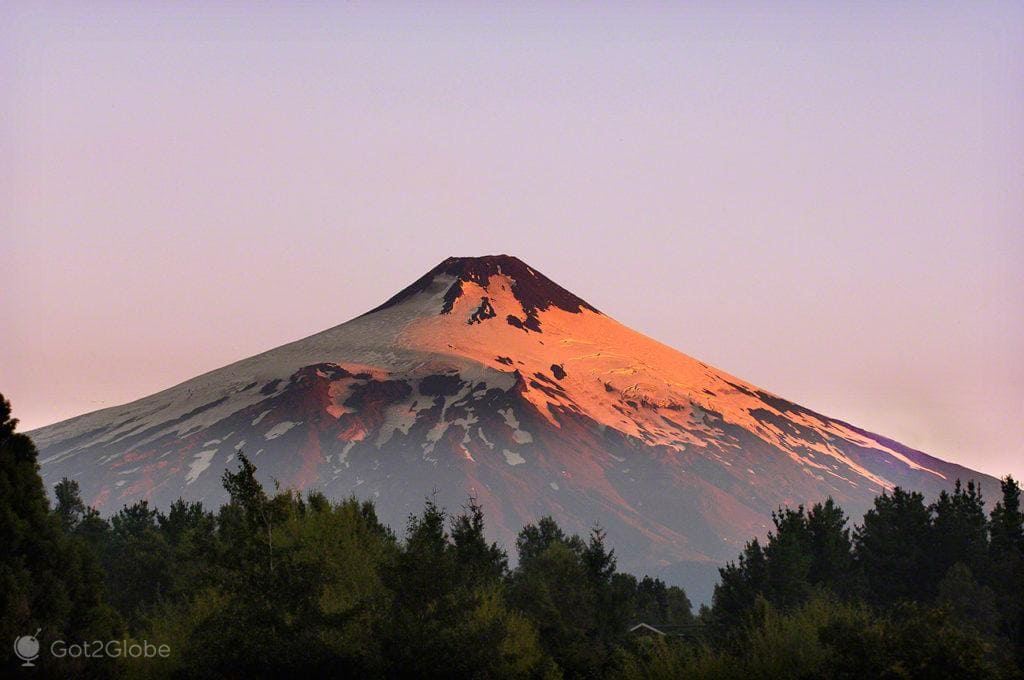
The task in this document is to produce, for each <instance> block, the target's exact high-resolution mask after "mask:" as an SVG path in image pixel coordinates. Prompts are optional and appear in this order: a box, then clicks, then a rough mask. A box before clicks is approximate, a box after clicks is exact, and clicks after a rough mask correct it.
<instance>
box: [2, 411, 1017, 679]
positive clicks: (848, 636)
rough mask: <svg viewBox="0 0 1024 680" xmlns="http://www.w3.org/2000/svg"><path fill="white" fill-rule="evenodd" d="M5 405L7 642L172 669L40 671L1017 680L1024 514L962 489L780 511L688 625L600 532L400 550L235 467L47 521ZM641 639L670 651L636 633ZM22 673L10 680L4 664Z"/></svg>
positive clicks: (1012, 487) (543, 526)
mask: <svg viewBox="0 0 1024 680" xmlns="http://www.w3.org/2000/svg"><path fill="white" fill-rule="evenodd" d="M15 425H16V421H15V420H12V419H11V418H10V405H9V404H8V403H7V402H6V401H4V400H3V399H2V397H0V536H2V539H3V545H4V550H3V551H2V552H0V632H2V633H3V634H4V635H5V636H6V639H7V640H13V639H14V637H15V636H17V635H20V634H24V633H26V632H29V633H31V632H33V631H35V629H36V628H39V627H43V628H44V631H45V632H44V633H43V637H46V638H54V637H63V638H64V639H67V640H88V639H115V638H117V639H120V638H125V639H128V640H129V641H132V640H134V641H142V640H148V641H151V642H155V643H159V644H166V645H168V647H169V648H170V650H171V652H170V654H169V655H168V656H167V657H166V658H150V659H138V660H131V659H123V658H121V659H116V660H109V659H108V660H104V661H94V660H93V661H89V662H87V663H86V662H83V661H81V660H80V659H79V660H72V659H64V660H56V659H53V658H46V657H43V658H41V659H40V660H39V662H38V663H39V664H40V667H39V668H38V669H37V670H39V671H42V672H44V673H47V674H51V675H55V676H56V675H60V676H76V675H77V676H95V677H112V676H113V677H144V678H150V677H210V678H215V677H229V678H236V677H237V678H251V677H273V676H280V675H289V676H290V675H295V674H307V673H308V674H316V675H317V676H322V677H406V676H409V677H448V678H453V677H480V678H505V677H547V678H558V677H573V678H576V677H601V678H603V677H626V678H634V677H635V678H661V677H665V678H668V677H673V678H675V677H696V678H705V677H706V678H732V677H735V678H749V677H766V678H770V677H777V678H794V677H802V678H822V677H824V678H861V677H893V678H931V677H965V678H966V677H1022V674H1021V671H1020V669H1021V664H1022V661H1024V652H1022V650H1024V645H1022V637H1024V599H1022V595H1024V515H1022V512H1021V507H1020V488H1019V486H1018V484H1017V482H1015V481H1014V480H1013V479H1011V478H1007V479H1006V480H1004V482H1003V483H1002V489H1001V493H1002V496H1001V498H1000V500H999V501H998V502H997V503H995V505H994V506H993V509H992V511H991V512H990V513H987V514H986V512H985V507H984V504H983V501H982V497H981V491H980V489H979V488H977V487H976V486H975V485H974V484H973V483H970V482H969V483H968V484H967V485H966V486H963V485H961V484H959V483H957V485H956V488H955V489H954V491H953V492H952V493H943V494H942V495H940V497H939V498H938V499H937V500H936V501H935V502H934V503H932V504H931V505H926V504H925V500H924V498H923V497H922V496H921V495H920V494H917V493H909V492H906V491H903V490H901V489H898V488H897V489H894V490H893V491H892V492H891V493H885V494H883V495H882V496H880V497H878V498H877V499H876V501H875V505H874V508H873V509H872V510H870V511H869V512H868V513H867V515H865V517H864V520H863V523H862V524H860V525H858V526H856V527H853V528H851V527H849V526H848V524H849V523H848V520H847V517H846V516H845V515H844V513H843V511H842V510H841V509H840V508H839V507H838V506H836V505H835V504H834V503H833V502H832V501H831V500H826V501H825V502H824V503H820V504H817V505H815V506H813V507H812V508H810V509H809V510H805V508H803V507H799V508H797V509H795V510H794V509H790V508H784V509H780V510H779V511H778V512H777V513H776V514H775V516H774V529H773V530H772V531H771V532H770V533H769V534H768V536H767V539H766V540H765V541H763V542H762V541H758V540H757V539H755V540H752V541H751V542H750V543H749V544H747V546H746V547H745V549H744V550H743V552H742V554H741V555H740V556H739V559H738V560H737V561H736V562H734V563H730V564H728V565H727V566H726V567H725V568H723V569H722V570H721V583H720V584H719V585H718V586H717V588H716V590H715V595H714V600H713V603H712V606H711V607H702V609H701V611H700V612H699V614H698V615H697V616H694V615H693V613H692V611H691V604H690V601H689V600H688V599H687V597H686V594H685V593H684V592H683V591H682V589H680V588H678V587H672V586H667V585H666V584H665V583H663V582H662V581H660V580H658V579H653V578H650V577H644V578H643V579H640V580H638V579H636V578H635V577H633V576H631V575H629V574H624V573H621V572H619V571H618V570H617V568H616V559H615V554H614V551H613V550H612V549H611V548H610V547H609V546H608V545H607V543H606V541H605V537H604V534H603V532H602V531H601V530H600V529H599V528H595V529H594V530H593V531H592V532H591V533H590V535H589V536H588V537H585V538H581V537H579V536H576V535H570V534H566V533H565V532H564V531H563V530H562V529H561V528H560V527H559V526H558V525H557V523H556V522H555V521H554V520H553V519H551V518H550V517H545V518H542V519H540V520H539V521H538V522H537V523H535V524H531V525H528V526H526V527H524V528H523V530H522V531H521V532H520V533H519V537H518V540H517V541H516V546H515V548H516V555H517V557H518V560H517V564H516V566H515V567H514V568H513V567H511V566H510V561H509V556H508V555H507V554H506V552H505V550H504V549H502V548H501V547H500V546H498V545H497V544H495V543H491V542H488V541H487V539H486V538H485V532H484V516H483V513H482V511H481V509H480V507H479V506H478V505H477V504H476V502H475V501H474V500H473V499H472V498H470V499H468V501H467V504H466V506H465V507H464V508H462V509H461V511H459V512H457V513H454V514H451V513H449V512H448V511H446V510H445V509H444V508H440V507H438V506H437V505H435V503H434V502H433V501H432V500H429V499H428V500H427V501H426V502H425V504H424V508H423V510H422V512H420V513H419V514H417V515H415V516H412V517H410V518H409V521H408V524H407V526H406V527H405V531H404V534H403V536H401V537H398V536H396V535H395V534H394V533H393V532H392V531H391V530H390V529H389V528H388V527H386V526H383V525H382V524H381V523H380V522H379V521H378V519H377V516H376V513H375V510H374V506H373V504H372V503H369V502H360V501H357V500H356V499H347V500H343V501H340V502H334V501H330V500H328V499H327V498H326V497H324V496H323V495H322V494H319V493H315V492H314V493H310V494H307V495H304V496H303V495H300V494H297V493H295V492H291V491H280V490H277V489H275V490H274V491H273V493H268V491H267V490H266V489H264V488H263V487H262V486H261V485H260V484H259V482H258V481H257V479H256V475H255V472H256V468H255V466H254V465H253V464H252V462H251V461H249V460H248V459H247V458H246V457H245V456H244V454H241V453H239V454H238V459H237V463H238V464H237V468H236V469H234V470H229V471H227V472H225V474H224V477H223V484H224V488H225V490H226V491H227V493H228V495H229V498H230V501H229V502H228V503H227V504H226V505H224V506H222V507H221V508H219V509H218V510H217V511H215V512H213V511H210V510H207V509H205V508H203V507H202V505H200V504H198V503H188V502H185V501H178V502H177V503H175V504H174V505H173V506H172V507H171V508H169V509H168V510H167V511H166V512H162V511H159V510H156V509H152V508H150V507H148V505H147V504H146V503H145V502H140V503H137V504H135V505H131V506H125V507H123V508H122V509H121V510H120V511H118V512H117V513H115V514H114V515H113V516H111V517H110V518H103V517H100V516H99V514H98V513H97V512H95V511H94V510H92V509H90V508H89V507H87V506H86V504H85V503H83V502H82V499H81V497H80V494H79V489H78V485H77V483H76V482H74V481H72V480H67V479H65V480H62V481H61V482H60V483H59V484H57V485H56V487H55V488H54V497H55V498H56V505H55V507H54V508H52V509H51V508H50V505H49V503H48V501H47V498H46V495H45V493H44V489H43V485H42V481H41V479H40V477H39V474H38V466H37V463H36V452H35V449H34V447H33V445H32V443H31V441H30V440H29V439H28V438H26V437H25V436H24V435H21V434H17V433H15V431H14V430H15ZM641 621H642V622H645V623H648V624H650V625H653V626H655V627H657V628H659V629H660V630H661V631H663V632H664V633H666V634H665V635H658V634H651V635H639V634H635V633H630V632H629V630H630V627H631V625H632V624H634V623H637V622H641ZM15 663H16V659H14V658H13V657H11V658H10V659H9V660H7V661H6V662H5V667H6V668H13V667H14V665H15Z"/></svg>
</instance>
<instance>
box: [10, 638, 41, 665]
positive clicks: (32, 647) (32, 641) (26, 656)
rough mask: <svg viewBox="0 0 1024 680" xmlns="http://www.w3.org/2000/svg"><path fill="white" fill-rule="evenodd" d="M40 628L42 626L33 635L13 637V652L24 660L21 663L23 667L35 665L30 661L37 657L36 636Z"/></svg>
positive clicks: (37, 640) (37, 642)
mask: <svg viewBox="0 0 1024 680" xmlns="http://www.w3.org/2000/svg"><path fill="white" fill-rule="evenodd" d="M42 630H43V629H42V628H40V629H39V630H37V631H36V634H35V635H22V636H21V637H19V638H15V640H14V653H15V654H16V655H17V657H18V658H19V659H21V660H22V661H24V662H25V663H23V664H21V665H22V666H23V667H27V668H31V667H33V666H35V664H34V663H32V662H33V661H35V660H36V659H38V658H39V639H38V638H37V637H36V636H37V635H39V633H40V632H42Z"/></svg>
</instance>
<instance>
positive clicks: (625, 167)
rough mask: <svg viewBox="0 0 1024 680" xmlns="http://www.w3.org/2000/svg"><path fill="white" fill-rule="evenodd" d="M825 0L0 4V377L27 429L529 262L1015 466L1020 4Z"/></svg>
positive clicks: (1019, 344)
mask: <svg viewBox="0 0 1024 680" xmlns="http://www.w3.org/2000/svg"><path fill="white" fill-rule="evenodd" d="M824 5H825V4H824V3H822V4H817V3H780V4H776V5H775V6H774V7H772V8H767V7H764V6H762V5H761V4H758V3H729V4H725V5H722V4H718V3H706V4H701V3H696V4H690V5H688V6H686V7H680V6H675V5H665V4H655V3H630V4H629V5H628V7H629V10H628V11H627V10H625V9H623V8H624V7H626V5H625V4H622V5H616V4H613V3H593V4H587V5H583V4H569V3H537V4H521V3H520V4H514V5H513V4H488V5H484V4H474V3H446V4H445V3H442V4H438V5H436V6H434V7H433V8H431V9H426V8H425V6H422V5H417V4H412V3H373V4H360V3H355V4H349V5H345V6H336V5H334V4H329V3H322V4H318V3H312V4H306V5H303V6H302V7H301V8H296V7H290V6H289V5H288V4H285V3H267V4H261V5H259V6H258V7H257V8H256V9H253V8H245V9H243V6H242V5H241V4H239V3H228V2H212V3H194V4H189V3H184V4H174V5H168V4H157V3H138V4H136V5H135V6H133V7H130V6H127V5H124V4H117V3H109V4H107V3H90V7H89V8H88V9H87V10H86V9H84V6H82V5H78V4H75V3H37V2H32V3H28V2H11V3H7V4H4V5H3V6H2V7H0V159H2V161H0V291H2V293H0V337H2V338H3V344H2V346H0V392H2V393H3V394H4V395H5V396H6V397H7V398H9V399H11V401H12V403H13V406H14V411H15V416H16V417H18V418H20V419H21V421H22V426H23V428H24V429H30V428H33V427H38V426H41V425H44V424H48V423H51V422H55V421H57V420H61V419H63V418H67V417H71V416H74V415H78V414H80V413H84V412H87V411H91V410H95V409H98V408H103V407H106V406H112V405H115V404H119V403H124V402H126V401H130V400H133V399H136V398H139V397H143V396H146V395H148V394H151V393H153V392H155V391H158V390H160V389H163V388H165V387H169V386H171V385H173V384H176V383H178V382H181V381H183V380H185V379H188V378H190V377H193V376H195V375H197V374H199V373H202V372H204V371H207V370H211V369H214V368H217V367H219V366H222V365H224V364H227V363H230V362H232V361H235V360H237V359H241V358H243V357H246V356H250V355H252V354H255V353H257V352H260V351H263V350H266V349H269V348H271V347H275V346H278V345H280V344H283V343H285V342H287V341H290V340H294V339H297V338H300V337H304V336H306V335H309V334H312V333H314V332H317V331H319V330H322V329H324V328H327V327H330V326H333V325H336V324H338V323H341V322H343V321H346V320H348V319H350V318H352V317H353V316H356V315H358V314H360V313H362V312H364V311H366V310H368V309H370V308H372V307H374V306H376V305H378V304H380V303H381V302H382V301H383V300H385V299H386V298H388V297H389V296H391V295H392V294H393V293H395V292H397V291H398V290H399V289H400V288H402V287H403V286H405V285H407V284H408V283H410V282H411V281H413V280H414V279H416V278H417V277H419V276H420V275H421V274H423V273H424V272H425V271H426V270H428V269H429V268H431V267H433V266H434V265H435V264H437V262H439V261H440V260H442V259H444V258H445V257H447V256H449V255H484V254H496V253H508V254H512V255H516V256H518V257H520V258H521V259H523V260H524V261H526V262H527V263H529V264H530V265H531V266H533V267H535V268H537V269H538V270H540V271H542V272H544V273H545V274H546V275H548V276H549V277H550V278H552V279H554V280H555V281H556V282H558V283H560V284H562V285H563V286H565V287H567V288H569V289H570V290H572V291H573V292H574V293H576V294H577V295H579V296H580V297H582V298H584V299H586V300H587V301H588V302H590V303H591V304H593V305H594V306H596V307H597V308H598V309H600V310H602V311H603V312H605V313H607V314H609V315H610V316H613V317H614V318H616V319H618V320H619V321H621V322H623V323H625V324H626V325H628V326H631V327H633V328H635V329H636V330H638V331H641V332H643V333H645V334H647V335H649V336H651V337H653V338H655V339H657V340H660V341H661V342H664V343H666V344H668V345H671V346H673V347H675V348H677V349H679V350H681V351H683V352H686V353H687V354H690V355H692V356H695V357H697V358H699V359H701V360H703V361H706V362H708V363H711V364H714V365H716V366H718V367H720V368H722V369H724V370H726V371H728V372H730V373H733V374H735V375H738V376H740V377H742V378H744V379H746V380H749V381H751V382H753V383H755V384H757V385H759V386H761V387H763V388H765V389H768V390H771V391H773V392H776V393H778V394H781V395H783V396H785V397H787V398H789V399H792V400H794V401H796V402H798V403H800V404H802V405H804V406H806V407H808V408H811V409H814V410H816V411H820V412H822V413H826V414H828V415H830V416H834V417H837V418H840V419H843V420H847V421H849V422H851V423H853V424H855V425H858V426H860V427H864V428H866V429H869V430H872V431H874V432H878V433H880V434H884V435H886V436H889V437H892V438H894V439H896V440H898V441H901V442H903V443H905V444H907V445H909V446H913V447H915V448H919V449H922V450H924V451H926V452H928V453H930V454H933V455H936V456H938V457H940V458H943V459H946V460H950V461H954V462H957V463H960V464H963V465H967V466H969V467H973V468H976V469H978V470H981V471H983V472H987V473H990V474H994V475H1004V474H1006V473H1013V474H1014V475H1015V476H1017V477H1024V359H1022V357H1024V266H1022V265H1024V5H1021V4H1013V3H901V4H899V5H898V6H887V5H885V4H882V3H878V4H869V3H856V4H854V3H850V4H844V3H827V7H826V6H824ZM991 493H994V490H993V491H989V494H991Z"/></svg>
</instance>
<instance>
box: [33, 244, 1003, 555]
mask: <svg viewBox="0 0 1024 680" xmlns="http://www.w3.org/2000/svg"><path fill="white" fill-rule="evenodd" d="M31 435H32V437H33V439H34V440H35V442H36V444H37V446H38V447H39V449H40V451H41V456H40V460H41V462H42V471H43V475H44V477H45V478H46V481H47V482H48V483H50V484H53V483H55V482H56V481H58V480H59V479H60V478H61V477H63V476H70V477H74V478H75V479H78V480H79V482H80V484H81V485H82V488H83V490H84V492H85V493H86V495H87V498H88V499H89V500H90V501H91V502H93V503H94V504H96V505H97V506H99V507H101V509H102V510H104V511H112V510H115V509H116V508H118V507H120V506H121V505H122V504H124V503H128V502H131V501H134V500H136V499H141V498H148V499H149V500H150V501H151V502H153V503H155V504H157V505H161V506H165V505H167V504H169V503H170V502H172V501H173V500H175V499H177V498H178V497H179V496H184V497H186V498H193V499H201V500H204V501H206V502H207V503H209V504H211V505H212V504H216V503H219V502H220V501H222V500H223V492H222V490H221V487H220V475H221V472H222V471H223V470H224V468H225V467H226V466H228V465H229V464H230V463H231V461H232V460H233V458H234V456H235V452H236V451H238V450H240V449H244V450H245V451H246V453H247V454H248V455H250V456H251V457H252V458H253V459H254V461H255V462H256V464H257V466H259V468H260V470H261V472H262V473H264V474H266V475H267V478H268V479H269V478H270V477H273V478H275V479H277V480H279V481H280V482H281V483H282V484H283V485H285V486H292V487H296V488H301V489H312V488H319V489H322V490H324V491H326V492H327V493H328V494H329V495H332V496H336V497H340V496H347V495H350V494H355V495H358V496H360V497H368V498H374V499H376V501H377V503H378V507H379V509H380V511H381V514H382V515H383V516H384V518H385V519H386V520H389V521H391V522H392V523H393V524H395V525H400V524H401V523H402V522H403V521H404V518H405V516H406V515H407V514H408V513H409V512H413V511H415V510H417V509H418V508H419V507H420V506H421V504H422V501H423V499H424V497H425V496H427V495H429V494H431V493H435V492H436V494H437V496H438V500H439V501H440V502H442V503H443V504H446V505H447V506H448V507H449V508H453V509H454V508H457V507H458V506H460V505H461V504H462V503H464V502H465V499H466V497H467V495H469V494H473V495H474V496H476V497H477V498H478V499H479V500H480V501H481V503H482V504H483V505H484V507H485V510H486V512H487V515H488V520H489V521H490V523H491V525H492V527H493V529H494V531H495V535H496V537H498V538H500V539H503V540H505V541H507V542H511V539H512V537H513V535H514V532H515V531H516V530H517V529H518V528H519V527H521V526H522V525H523V524H524V523H526V522H528V521H532V520H534V519H536V518H537V517H538V516H540V515H543V514H553V515H554V516H555V517H556V518H557V519H559V521H560V522H562V523H563V524H565V525H566V526H567V527H568V528H570V529H572V530H576V531H585V530H586V529H588V528H589V527H590V526H592V525H593V524H594V523H595V522H600V523H601V524H602V525H603V526H604V527H605V528H606V529H607V531H608V533H609V536H610V538H611V540H612V542H613V544H614V545H615V546H616V547H617V548H618V554H619V555H620V559H621V560H622V561H623V563H624V564H625V565H626V566H628V567H630V568H634V569H637V570H647V571H659V570H660V571H664V570H665V569H668V568H670V567H671V566H672V565H675V564H680V563H702V562H703V563H709V564H710V563H715V562H717V561H719V560H721V559H723V558H730V557H733V556H734V555H735V553H736V552H737V550H738V549H739V548H740V547H741V546H742V543H743V541H745V540H747V539H748V538H750V537H751V536H753V535H756V534H760V533H763V532H764V530H765V528H766V525H768V523H769V518H770V513H771V511H772V510H773V509H775V508H777V507H778V506H779V505H780V504H786V503H788V504H796V503H803V502H811V501H815V500H819V499H823V498H824V497H826V496H829V495H831V496H833V497H834V498H836V499H837V500H838V501H839V502H841V503H842V504H843V505H844V506H845V507H846V508H847V509H848V510H849V511H850V512H851V513H860V512H862V511H863V510H864V509H865V508H866V507H867V505H868V504H869V503H870V501H871V498H872V497H873V496H874V495H875V494H877V493H879V492H881V490H882V489H884V488H888V487H891V486H894V485H902V486H905V487H910V488H914V489H919V490H922V491H924V492H926V493H929V494H933V493H936V492H937V491H938V490H939V489H941V488H948V487H949V486H951V485H952V483H953V481H954V480H955V479H956V478H957V477H961V478H975V479H982V480H983V481H984V482H985V483H986V485H987V486H988V485H993V486H994V484H995V481H994V480H992V479H991V478H986V477H984V476H983V475H980V474H978V473H975V472H973V471H970V470H968V469H965V468H962V467H959V466H956V465H953V464H950V463H946V462H943V461H940V460H938V459H935V458H932V457H930V456H927V455H925V454H923V453H921V452H919V451H914V450H911V449H908V448H906V447H903V446H901V445H899V444H897V443H895V442H892V441H890V440H887V439H885V438H882V437H879V436H876V435H873V434H871V433H868V432H865V431H863V430H860V429H858V428H855V427H853V426H850V425H847V424H845V423H842V422H839V421H836V420H833V419H830V418H827V417H825V416H822V415H819V414H817V413H814V412H812V411H810V410H808V409H805V408H803V407H801V406H797V405H796V404H793V403H790V402H788V401H786V400H785V399H782V398H780V397H778V396H776V395H773V394H770V393H767V392H765V391H763V390H760V389H758V388H757V387H755V386H754V385H751V384H749V383H746V382H744V381H743V380H740V379H739V378H736V377H734V376H731V375H729V374H727V373H725V372H723V371H720V370H718V369H716V368H713V367H711V366H708V365H706V364H704V363H702V362H700V361H698V360H696V359H694V358H691V357H689V356H687V355H685V354H682V353H680V352H678V351H676V350H674V349H672V348H670V347H667V346H665V345H662V344H661V343H658V342H656V341H654V340H652V339H650V338H648V337H646V336H644V335H642V334H640V333H637V332H635V331H632V330H630V329H629V328H627V327H625V326H623V325H622V324H620V323H618V322H616V321H615V320H614V319H612V318H611V317H609V316H607V315H605V314H602V313H601V312H599V311H598V310H596V309H594V308H593V307H592V306H590V305H589V304H587V303H586V302H584V301H583V300H581V299H579V298H577V297H576V296H575V295H573V294H572V293H570V292H568V291H566V290H565V289H563V288H561V287H559V286H558V285H556V284H555V283H553V282H551V281H550V280H549V279H547V278H546V277H544V276H543V275H541V274H540V273H539V272H536V271H535V270H533V269H532V268H530V267H529V266H528V265H526V264H524V263H523V262H521V261H519V260H517V259H515V258H512V257H508V256H493V257H481V258H449V259H448V260H445V261H444V262H442V263H441V264H440V265H438V266H437V267H435V268H434V269H433V270H431V271H430V272H428V273H427V274H426V275H425V276H423V277H422V278H420V279H419V280H417V281H416V282H415V283H413V284H412V285H410V286H409V287H408V288H406V289H405V290H403V291H402V292H400V293H399V294H398V295H396V296H394V297H393V298H392V299H390V300H388V301H387V302H386V303H384V304H383V305H381V306H380V307H378V308H377V309H375V310H373V311H371V312H369V313H367V314H364V315H363V316H360V317H358V318H356V319H353V320H351V321H349V322H347V323H344V324H342V325H340V326H336V327H334V328H331V329H329V330H326V331H324V332H322V333H318V334H316V335H313V336H311V337H309V338H306V339H303V340H299V341H297V342H294V343H291V344H288V345H285V346H283V347H279V348H277V349H274V350H271V351H269V352H265V353H263V354H259V355H257V356H254V357H251V358H249V359H245V360H243V361H239V362H237V363H234V364H231V365H229V366H226V367H224V368H221V369H218V370H216V371H212V372H210V373H207V374H204V375H201V376H199V377H197V378H194V379H192V380H189V381H187V382H185V383H182V384H180V385H177V386H175V387H172V388H170V389H168V390H165V391H163V392H160V393H157V394H154V395H152V396H150V397H146V398H145V399H140V400H139V401H136V402H132V403H130V404H126V405H124V406H119V407H115V408H109V409H104V410H102V411H97V412H95V413H90V414H86V415H84V416H80V417H78V418H73V419H71V420H68V421H65V422H62V423H58V424H55V425H52V426H49V427H45V428H41V429H39V430H36V431H34V432H32V433H31ZM989 488H992V486H989Z"/></svg>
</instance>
